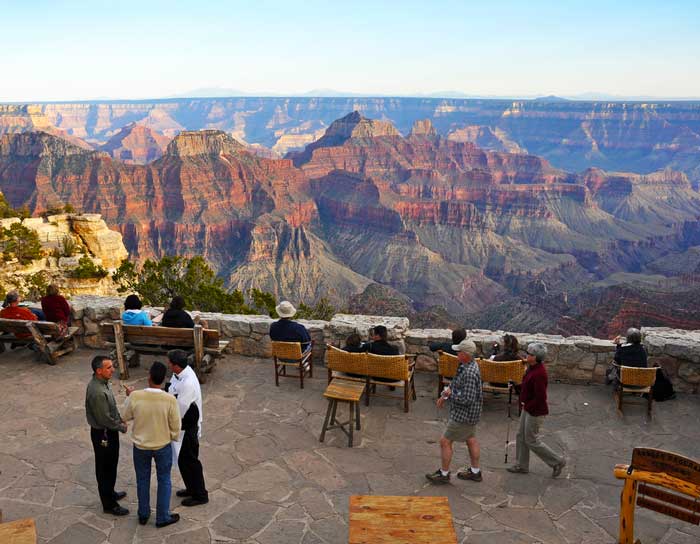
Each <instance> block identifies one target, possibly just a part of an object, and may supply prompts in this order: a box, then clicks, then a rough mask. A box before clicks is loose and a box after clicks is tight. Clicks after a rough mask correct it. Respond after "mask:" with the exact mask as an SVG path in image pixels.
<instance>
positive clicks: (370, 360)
mask: <svg viewBox="0 0 700 544" xmlns="http://www.w3.org/2000/svg"><path fill="white" fill-rule="evenodd" d="M366 356H367V394H366V397H365V402H366V404H367V406H369V397H370V395H371V394H372V391H373V390H375V392H374V395H376V396H378V397H388V398H392V399H395V398H400V397H397V396H396V395H388V394H382V393H376V386H377V385H386V386H389V387H403V411H404V412H408V401H409V396H410V397H412V398H413V400H416V384H415V382H414V380H413V378H414V367H415V361H409V358H411V356H410V355H374V354H373V353H367V354H366ZM377 378H383V380H378V379H377ZM384 380H386V381H384Z"/></svg>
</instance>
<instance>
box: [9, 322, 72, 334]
mask: <svg viewBox="0 0 700 544" xmlns="http://www.w3.org/2000/svg"><path fill="white" fill-rule="evenodd" d="M27 323H33V324H34V325H35V326H36V328H37V329H39V332H41V333H42V334H46V335H58V332H59V331H58V325H57V324H56V323H52V322H51V321H28V320H24V319H1V318H0V331H2V332H9V333H11V334H17V333H19V334H27V333H28V332H29V329H28V328H27Z"/></svg>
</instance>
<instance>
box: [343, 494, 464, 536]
mask: <svg viewBox="0 0 700 544" xmlns="http://www.w3.org/2000/svg"><path fill="white" fill-rule="evenodd" d="M389 542H391V543H392V544H457V535H456V534H455V530H454V526H453V525H452V513H451V512H450V503H449V502H448V500H447V497H383V496H376V495H375V496H370V495H353V496H352V497H350V538H349V540H348V543H349V544H383V543H389Z"/></svg>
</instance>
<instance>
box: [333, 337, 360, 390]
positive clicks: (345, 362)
mask: <svg viewBox="0 0 700 544" xmlns="http://www.w3.org/2000/svg"><path fill="white" fill-rule="evenodd" d="M326 368H328V384H330V383H331V380H332V379H333V378H337V379H340V380H348V381H351V382H362V383H366V382H367V354H366V353H350V352H349V351H345V350H342V349H338V348H336V347H335V346H331V345H330V344H326ZM351 374H356V376H352V375H351Z"/></svg>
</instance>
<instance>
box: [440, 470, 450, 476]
mask: <svg viewBox="0 0 700 544" xmlns="http://www.w3.org/2000/svg"><path fill="white" fill-rule="evenodd" d="M449 473H450V471H449V470H442V469H440V474H442V475H443V476H447V475H448V474H449Z"/></svg>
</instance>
